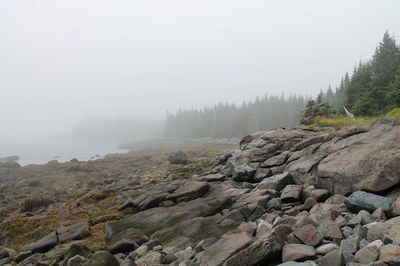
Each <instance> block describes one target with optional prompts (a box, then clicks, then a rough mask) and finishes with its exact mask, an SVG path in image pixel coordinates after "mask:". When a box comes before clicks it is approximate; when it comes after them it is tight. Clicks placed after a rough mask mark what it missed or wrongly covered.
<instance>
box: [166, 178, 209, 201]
mask: <svg viewBox="0 0 400 266" xmlns="http://www.w3.org/2000/svg"><path fill="white" fill-rule="evenodd" d="M209 187H210V185H209V184H208V183H207V182H197V181H189V182H186V183H185V184H184V185H183V186H181V187H180V188H178V189H177V190H176V191H175V192H174V193H172V194H171V195H169V196H167V197H166V200H172V201H177V200H178V199H179V200H180V201H189V200H193V199H196V198H199V197H201V196H203V195H204V194H205V193H206V192H207V191H208V190H209Z"/></svg>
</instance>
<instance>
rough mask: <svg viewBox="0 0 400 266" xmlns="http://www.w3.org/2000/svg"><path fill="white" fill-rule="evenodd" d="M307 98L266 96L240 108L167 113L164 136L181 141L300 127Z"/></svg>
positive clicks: (230, 105) (218, 106)
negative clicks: (183, 139) (277, 128)
mask: <svg viewBox="0 0 400 266" xmlns="http://www.w3.org/2000/svg"><path fill="white" fill-rule="evenodd" d="M306 102H307V99H306V98H304V97H302V96H296V95H292V96H290V97H288V98H285V97H284V96H283V95H282V96H280V97H279V96H264V97H262V98H258V97H257V98H256V99H255V100H254V101H251V102H244V103H243V104H242V105H241V106H236V105H234V104H223V103H220V104H218V105H215V106H214V107H212V108H204V109H202V110H197V109H190V110H179V111H178V112H177V113H176V114H169V113H167V117H166V124H165V135H166V136H167V137H178V138H199V137H210V138H225V137H227V138H230V137H241V136H244V135H245V134H248V133H251V132H255V131H258V130H265V129H271V128H275V127H289V126H294V125H298V124H299V121H300V117H301V114H302V111H303V110H304V107H305V105H306Z"/></svg>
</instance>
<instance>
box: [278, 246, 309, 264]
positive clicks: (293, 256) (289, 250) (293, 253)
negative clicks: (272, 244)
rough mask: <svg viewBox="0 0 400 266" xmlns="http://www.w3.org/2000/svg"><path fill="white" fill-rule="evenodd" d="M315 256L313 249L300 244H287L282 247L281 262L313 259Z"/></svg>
mask: <svg viewBox="0 0 400 266" xmlns="http://www.w3.org/2000/svg"><path fill="white" fill-rule="evenodd" d="M315 255H316V252H315V249H314V247H311V246H307V245H302V244H287V245H285V246H284V247H283V251H282V261H283V262H286V261H298V260H306V259H310V258H314V257H315Z"/></svg>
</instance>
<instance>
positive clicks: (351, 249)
mask: <svg viewBox="0 0 400 266" xmlns="http://www.w3.org/2000/svg"><path fill="white" fill-rule="evenodd" d="M360 241H361V238H360V237H359V236H350V237H349V238H347V239H344V240H342V241H341V242H340V248H341V249H342V250H343V251H346V252H348V253H351V254H354V253H356V251H357V250H358V249H359V247H360Z"/></svg>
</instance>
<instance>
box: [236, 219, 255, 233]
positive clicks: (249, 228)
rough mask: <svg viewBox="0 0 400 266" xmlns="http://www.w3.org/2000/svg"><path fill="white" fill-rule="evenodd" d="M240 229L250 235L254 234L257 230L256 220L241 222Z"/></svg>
mask: <svg viewBox="0 0 400 266" xmlns="http://www.w3.org/2000/svg"><path fill="white" fill-rule="evenodd" d="M238 229H239V231H241V232H245V233H247V234H249V235H250V236H252V235H253V234H254V232H255V231H256V230H257V224H256V223H254V222H248V223H241V224H240V225H239V228H238Z"/></svg>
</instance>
